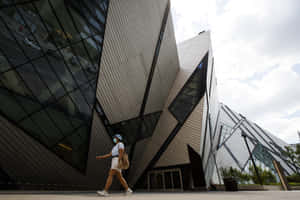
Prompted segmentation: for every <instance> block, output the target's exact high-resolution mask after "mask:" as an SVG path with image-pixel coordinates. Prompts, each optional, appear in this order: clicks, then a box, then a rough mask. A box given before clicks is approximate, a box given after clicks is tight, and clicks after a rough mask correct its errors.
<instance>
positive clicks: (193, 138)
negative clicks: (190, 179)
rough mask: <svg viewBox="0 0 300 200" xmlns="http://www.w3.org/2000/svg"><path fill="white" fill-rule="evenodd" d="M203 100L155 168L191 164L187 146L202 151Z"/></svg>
mask: <svg viewBox="0 0 300 200" xmlns="http://www.w3.org/2000/svg"><path fill="white" fill-rule="evenodd" d="M202 112H203V100H201V101H200V103H199V104H198V105H197V106H196V108H195V109H194V111H193V112H192V113H191V115H190V116H189V118H188V119H187V121H186V122H185V123H184V125H183V126H182V127H181V129H180V131H179V132H178V133H177V135H176V137H175V138H174V139H173V141H172V143H171V144H170V145H169V146H168V148H167V150H166V152H165V153H164V154H163V155H162V156H161V157H160V159H159V161H158V162H157V164H156V165H155V167H166V166H173V165H179V164H188V163H190V160H189V155H188V149H187V145H190V146H191V147H192V148H193V149H194V150H195V151H196V152H198V153H199V149H200V135H201V129H202V115H203V113H202Z"/></svg>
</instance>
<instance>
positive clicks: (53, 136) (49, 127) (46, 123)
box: [31, 110, 63, 144]
mask: <svg viewBox="0 0 300 200" xmlns="http://www.w3.org/2000/svg"><path fill="white" fill-rule="evenodd" d="M31 119H32V120H33V121H34V122H35V123H38V126H39V127H40V128H41V129H42V131H43V134H44V135H45V136H46V137H47V138H48V142H49V144H55V143H56V142H57V141H59V140H60V139H62V137H63V135H62V134H61V132H60V130H59V129H58V128H57V126H56V125H55V124H54V121H53V119H52V118H51V119H50V117H49V115H48V114H47V113H46V112H45V111H44V110H41V111H40V112H38V113H35V114H33V115H32V116H31Z"/></svg>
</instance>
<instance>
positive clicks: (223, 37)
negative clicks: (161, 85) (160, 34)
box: [171, 0, 300, 143]
mask: <svg viewBox="0 0 300 200" xmlns="http://www.w3.org/2000/svg"><path fill="white" fill-rule="evenodd" d="M171 2H172V3H173V6H172V9H173V16H174V20H175V31H176V37H177V41H182V40H185V39H188V38H189V37H194V36H195V35H196V34H197V33H198V32H199V31H201V29H207V28H210V29H211V30H212V42H213V50H214V56H215V66H216V70H217V78H218V83H219V85H218V90H219V93H220V95H219V96H220V99H221V101H222V102H224V103H225V104H227V105H228V106H230V107H231V108H232V109H234V110H236V111H237V112H240V113H242V114H243V115H245V116H246V117H248V118H249V119H250V120H252V121H255V122H257V123H258V124H259V125H261V126H262V127H263V128H265V129H267V130H269V131H270V132H272V133H273V134H274V135H277V136H278V137H280V138H282V139H284V140H285V141H287V142H291V143H293V142H297V140H298V138H297V134H296V131H297V129H300V117H299V116H298V115H292V114H293V113H295V112H296V111H299V110H300V101H299V99H300V88H299V86H298V85H299V82H300V73H299V71H300V70H299V67H297V66H298V65H296V64H299V63H300V57H299V53H300V45H299V44H300V34H299V32H300V26H299V25H300V12H299V10H300V1H298V0H286V1H281V0H272V1H271V0H248V1H241V0H216V1H213V3H212V1H209V0H206V1H204V0H194V1H193V0H189V1H181V0H172V1H171ZM208 2H209V3H208ZM185 4H193V5H188V6H187V5H185ZM203 7H207V8H208V9H207V10H206V12H205V11H204V10H202V8H203ZM198 8H199V10H200V11H201V12H197V11H198ZM193 12H195V13H196V14H195V13H193ZM195 30H198V32H196V31H195ZM295 66H296V67H295ZM287 116H290V117H287Z"/></svg>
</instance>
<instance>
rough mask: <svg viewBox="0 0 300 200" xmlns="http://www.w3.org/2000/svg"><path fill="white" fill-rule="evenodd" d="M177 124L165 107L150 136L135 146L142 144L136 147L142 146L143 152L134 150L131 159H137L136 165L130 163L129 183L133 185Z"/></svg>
mask: <svg viewBox="0 0 300 200" xmlns="http://www.w3.org/2000/svg"><path fill="white" fill-rule="evenodd" d="M176 124H177V121H176V119H175V118H174V117H173V116H172V115H171V113H169V112H168V111H167V110H166V108H165V110H164V112H163V113H162V115H161V117H160V119H159V121H158V124H157V126H156V128H155V131H154V133H153V135H152V137H151V138H149V139H147V141H146V142H145V141H144V140H142V141H139V142H138V143H137V146H139V145H142V146H143V147H141V146H140V147H138V148H137V149H140V148H143V149H144V152H143V153H140V152H138V151H135V154H134V157H133V160H134V161H138V162H137V164H136V165H132V169H131V171H130V173H129V176H128V177H129V183H130V185H134V184H135V183H136V181H137V180H138V178H139V177H140V176H141V175H142V173H143V172H144V170H145V169H146V168H147V166H148V164H149V163H150V161H151V160H152V158H153V157H154V156H155V154H156V153H157V152H158V150H159V149H160V147H161V146H162V144H163V143H164V142H165V140H166V139H167V137H168V136H169V135H170V133H171V132H172V130H173V129H174V128H175V126H176Z"/></svg>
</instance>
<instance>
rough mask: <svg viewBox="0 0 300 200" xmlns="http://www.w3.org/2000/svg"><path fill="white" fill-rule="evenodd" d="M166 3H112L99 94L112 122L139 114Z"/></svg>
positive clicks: (136, 0)
mask: <svg viewBox="0 0 300 200" xmlns="http://www.w3.org/2000/svg"><path fill="white" fill-rule="evenodd" d="M166 4H167V1H166V0H164V1H162V0H153V1H152V0H151V1H149V0H126V1H124V0H114V1H111V2H110V8H109V11H108V18H107V25H106V32H105V40H104V46H103V53H102V59H101V64H100V73H99V79H98V88H97V97H98V99H99V101H100V103H101V105H102V107H103V109H104V112H105V113H106V115H107V117H108V119H109V121H110V122H111V123H117V122H120V121H124V120H127V119H131V118H134V117H137V116H138V114H139V111H140V108H141V104H142V101H143V96H144V93H145V87H146V83H147V79H148V75H149V72H150V67H151V63H152V59H153V55H154V50H155V45H156V42H157V39H158V36H159V31H160V27H161V23H162V18H163V13H164V9H165V6H166Z"/></svg>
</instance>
